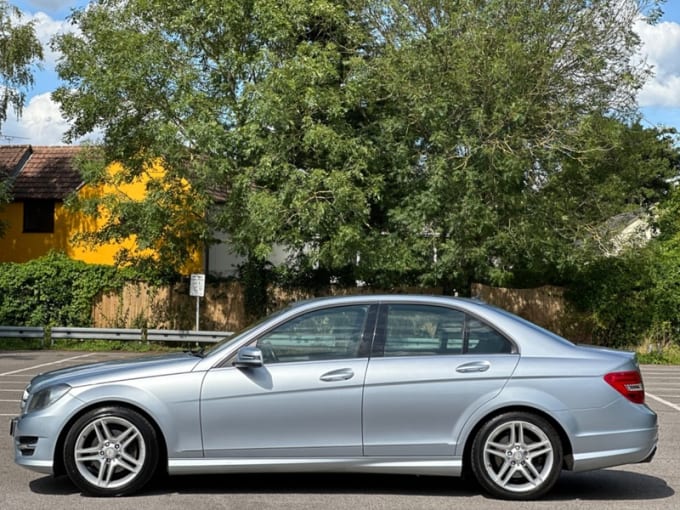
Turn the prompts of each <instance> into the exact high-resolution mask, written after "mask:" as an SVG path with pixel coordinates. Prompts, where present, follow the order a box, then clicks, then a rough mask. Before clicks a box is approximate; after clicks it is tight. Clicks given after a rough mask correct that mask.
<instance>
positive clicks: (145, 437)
mask: <svg viewBox="0 0 680 510" xmlns="http://www.w3.org/2000/svg"><path fill="white" fill-rule="evenodd" d="M157 463H158V440H157V437H156V433H155V430H154V428H153V427H152V426H151V424H150V423H149V421H148V420H147V419H146V418H144V417H143V416H142V415H140V414H139V413H137V412H135V411H133V410H131V409H128V408H126V407H118V406H112V407H104V408H99V409H94V410H92V411H89V412H88V413H86V414H84V415H83V416H81V417H80V418H79V419H78V420H77V421H76V422H75V423H74V424H73V426H72V427H71V429H70V430H69V432H68V434H67V436H66V440H65V442H64V465H65V467H66V472H67V474H68V476H69V478H70V479H71V480H72V481H73V483H74V484H76V485H77V486H78V488H80V489H81V490H82V491H83V492H85V493H87V494H91V495H94V496H125V495H129V494H132V493H134V492H137V491H138V490H139V489H141V488H142V487H143V486H144V485H145V484H146V483H147V482H148V481H149V480H150V479H151V477H152V476H153V474H154V472H155V470H156V465H157Z"/></svg>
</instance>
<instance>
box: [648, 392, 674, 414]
mask: <svg viewBox="0 0 680 510" xmlns="http://www.w3.org/2000/svg"><path fill="white" fill-rule="evenodd" d="M647 396H648V397H649V398H653V399H654V400H656V401H657V402H660V403H662V404H664V405H667V406H668V407H670V408H672V409H675V410H676V411H680V406H678V405H675V404H674V403H672V402H669V401H668V400H664V399H662V398H661V397H657V396H656V395H652V394H651V393H647Z"/></svg>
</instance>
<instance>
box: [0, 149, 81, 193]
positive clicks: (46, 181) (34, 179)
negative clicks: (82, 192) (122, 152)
mask: <svg viewBox="0 0 680 510" xmlns="http://www.w3.org/2000/svg"><path fill="white" fill-rule="evenodd" d="M5 148H6V147H5ZM29 150H30V151H31V154H30V157H29V158H28V159H27V161H26V163H25V164H24V165H23V167H22V168H21V170H20V171H19V173H18V174H17V175H16V178H15V180H14V183H13V185H12V195H13V197H14V199H15V200H29V199H46V200H64V199H65V198H66V197H67V196H68V195H69V194H71V193H72V192H74V191H75V190H77V189H78V188H79V187H80V186H81V185H82V184H83V179H82V177H81V176H80V174H79V173H78V171H77V170H76V169H75V168H74V166H73V158H74V157H75V155H76V154H77V153H78V151H79V150H80V147H56V146H49V147H47V146H46V147H29Z"/></svg>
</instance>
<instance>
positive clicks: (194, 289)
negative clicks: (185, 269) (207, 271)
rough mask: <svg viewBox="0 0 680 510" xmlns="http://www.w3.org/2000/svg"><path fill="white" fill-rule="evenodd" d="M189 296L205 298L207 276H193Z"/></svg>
mask: <svg viewBox="0 0 680 510" xmlns="http://www.w3.org/2000/svg"><path fill="white" fill-rule="evenodd" d="M189 295H190V296H196V297H203V296H205V275H204V274H192V275H191V281H190V283H189Z"/></svg>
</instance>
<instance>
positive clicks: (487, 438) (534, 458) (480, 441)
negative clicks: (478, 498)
mask: <svg viewBox="0 0 680 510" xmlns="http://www.w3.org/2000/svg"><path fill="white" fill-rule="evenodd" d="M562 458H563V450H562V442H561V441H560V437H559V435H558V434H557V432H556V431H555V428H554V427H553V426H552V425H551V424H550V423H549V422H548V421H547V420H545V419H544V418H542V417H540V416H537V415H535V414H531V413H527V412H510V413H506V414H501V415H499V416H496V417H494V418H492V419H491V420H489V421H488V422H487V423H485V424H484V425H483V426H482V427H481V428H480V429H479V432H477V435H476V436H475V437H474V439H473V443H472V449H471V452H470V461H471V467H472V472H473V474H474V476H475V479H476V480H477V482H478V483H479V485H480V486H481V487H482V489H483V490H484V491H486V492H487V493H488V494H490V495H491V496H493V497H496V498H501V499H513V500H530V499H536V498H539V497H541V496H543V495H544V494H546V493H547V492H548V491H549V490H550V489H552V487H553V486H554V485H555V482H557V479H558V478H559V476H560V471H561V469H562Z"/></svg>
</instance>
